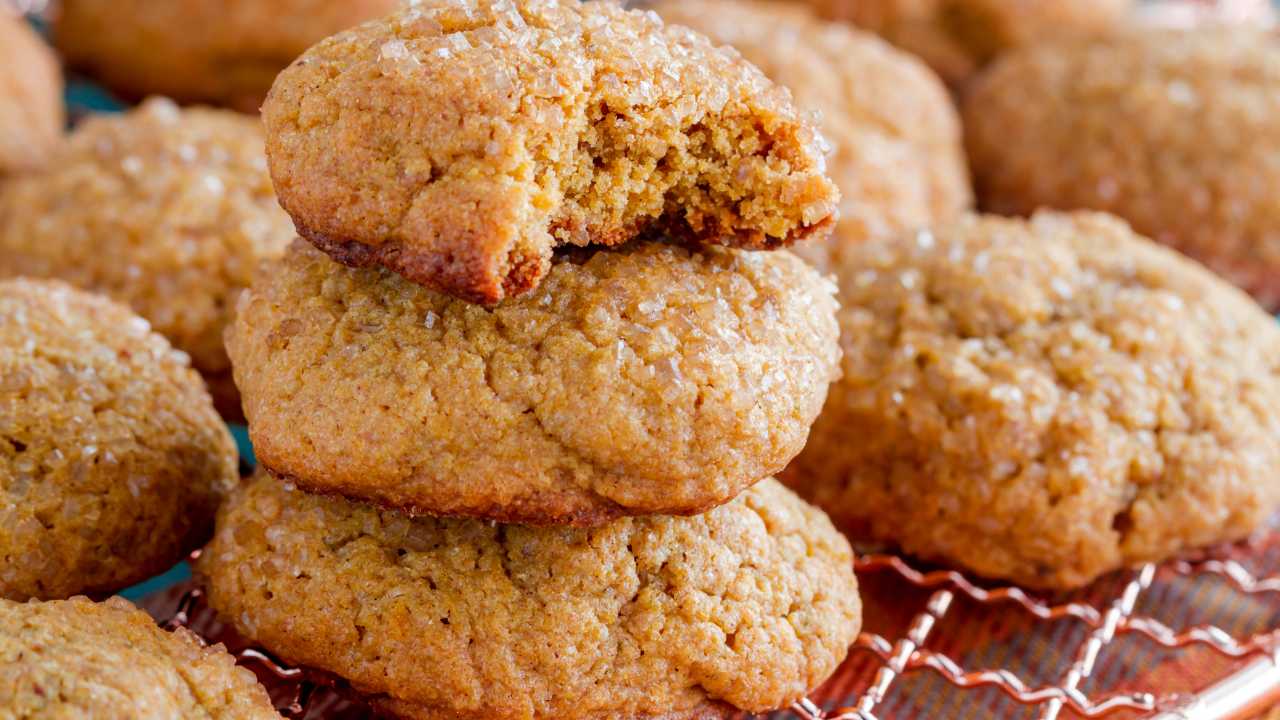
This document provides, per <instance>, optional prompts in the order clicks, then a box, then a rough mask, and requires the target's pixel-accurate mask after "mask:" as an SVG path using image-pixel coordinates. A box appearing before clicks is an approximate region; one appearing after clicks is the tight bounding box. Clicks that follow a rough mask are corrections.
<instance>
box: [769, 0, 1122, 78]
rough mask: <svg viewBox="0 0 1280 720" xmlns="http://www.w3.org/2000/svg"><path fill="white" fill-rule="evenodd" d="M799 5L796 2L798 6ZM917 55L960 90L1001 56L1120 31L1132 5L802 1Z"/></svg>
mask: <svg viewBox="0 0 1280 720" xmlns="http://www.w3.org/2000/svg"><path fill="white" fill-rule="evenodd" d="M793 1H795V0H793ZM798 1H799V2H802V3H804V4H807V5H810V6H812V7H814V8H815V9H817V10H818V12H819V13H821V14H823V15H825V16H826V17H829V18H833V19H838V20H849V21H852V22H853V23H856V24H857V25H860V26H862V27H864V28H866V29H868V30H870V31H872V32H875V33H877V34H879V35H881V36H883V37H885V38H886V39H888V40H889V41H890V42H892V43H893V44H895V45H897V46H898V47H901V48H903V49H904V50H907V51H908V52H911V53H914V54H916V55H919V56H920V57H921V58H923V59H924V61H925V62H927V63H929V66H930V67H932V68H933V69H934V70H935V71H937V73H938V74H939V75H941V76H942V78H943V79H944V80H946V81H947V83H948V84H949V85H951V86H953V87H960V86H961V85H963V84H964V83H965V82H966V81H967V80H969V79H970V78H971V77H972V76H973V75H974V73H976V72H977V71H978V70H981V69H982V67H983V66H985V65H986V64H987V63H988V62H990V61H991V60H992V59H993V58H995V57H996V56H998V55H999V54H1001V53H1003V52H1005V51H1008V50H1011V49H1014V48H1019V47H1024V46H1034V45H1039V44H1041V43H1044V42H1049V41H1057V40H1059V39H1061V38H1063V37H1064V36H1070V35H1086V36H1092V35H1099V34H1104V33H1107V32H1109V31H1111V30H1113V29H1115V28H1117V27H1121V26H1122V25H1123V24H1124V23H1125V22H1126V20H1127V19H1128V15H1129V13H1130V12H1131V10H1132V9H1133V6H1134V5H1135V4H1136V3H1135V2H1134V0H798Z"/></svg>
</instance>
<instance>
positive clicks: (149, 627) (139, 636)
mask: <svg viewBox="0 0 1280 720" xmlns="http://www.w3.org/2000/svg"><path fill="white" fill-rule="evenodd" d="M0 679H3V682H0V707H2V708H4V713H5V716H6V717H11V718H12V717H17V718H55V717H57V718H71V717H91V718H101V719H102V720H126V719H143V720H153V719H154V720H161V719H162V718H208V719H209V720H267V719H269V718H279V717H280V715H279V714H278V713H276V711H275V709H274V708H273V707H272V706H271V699H270V698H269V697H267V691H266V689H265V688H263V687H262V686H261V685H259V684H258V679H257V678H256V677H254V675H253V673H252V672H251V671H249V670H246V669H244V668H239V667H236V663H235V658H233V657H232V656H231V655H230V654H229V653H228V652H227V651H226V650H225V649H223V647H222V646H221V645H215V646H213V647H205V645H204V643H203V642H202V641H201V640H200V638H198V637H196V635H195V634H194V633H191V632H190V631H188V630H187V629H186V628H178V629H177V630H175V631H173V632H165V631H164V630H162V629H160V627H158V626H157V625H156V622H155V620H152V619H151V616H150V615H147V614H146V613H145V612H143V611H141V610H139V609H138V608H136V607H134V606H133V605H132V604H131V603H129V601H127V600H124V599H122V598H118V597H113V598H111V599H109V600H106V601H105V602H101V603H95V602H92V601H90V600H89V599H87V598H83V597H76V598H72V599H70V600H54V601H50V602H35V601H33V602H29V603H16V602H11V601H9V600H3V599H0Z"/></svg>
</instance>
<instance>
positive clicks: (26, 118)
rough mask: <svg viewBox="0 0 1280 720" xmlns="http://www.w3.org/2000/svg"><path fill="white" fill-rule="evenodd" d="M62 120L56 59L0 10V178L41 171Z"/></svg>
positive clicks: (25, 28) (20, 22) (58, 135)
mask: <svg viewBox="0 0 1280 720" xmlns="http://www.w3.org/2000/svg"><path fill="white" fill-rule="evenodd" d="M64 115H65V111H64V110H63V107H62V68H61V67H59V66H58V59H57V58H56V57H55V56H54V54H53V51H52V50H50V49H49V47H48V46H46V45H45V44H44V41H43V40H41V39H40V37H39V36H38V35H36V33H35V32H34V31H33V30H32V29H31V28H30V27H28V26H27V24H26V22H24V21H23V20H22V19H21V18H16V17H13V16H12V15H11V14H9V13H8V12H6V11H5V10H4V9H3V8H0V178H3V177H4V176H5V175H11V174H15V173H21V172H29V171H31V170H35V169H37V168H39V167H41V166H43V165H44V164H45V163H46V162H47V161H48V158H49V155H50V154H51V153H52V152H53V148H54V147H55V146H57V144H58V140H59V139H60V138H61V137H62V125H63V122H64Z"/></svg>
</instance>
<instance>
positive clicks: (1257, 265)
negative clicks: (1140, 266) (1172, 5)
mask: <svg viewBox="0 0 1280 720" xmlns="http://www.w3.org/2000/svg"><path fill="white" fill-rule="evenodd" d="M964 113H965V121H966V127H967V144H968V148H969V153H970V158H971V160H972V163H973V170H974V177H975V181H976V183H977V189H978V196H979V201H980V202H981V204H982V205H983V206H984V207H985V208H986V209H988V210H991V211H993V212H999V213H1018V214H1025V213H1030V212H1032V211H1034V210H1035V209H1036V208H1038V207H1042V206H1043V207H1054V208H1060V209H1066V210H1071V209H1076V208H1085V209H1096V210H1106V211H1109V212H1112V213H1114V214H1116V215H1119V216H1121V217H1123V218H1125V219H1126V220H1128V221H1129V222H1130V223H1132V224H1133V226H1134V228H1135V229H1136V230H1138V231H1139V232H1141V233H1143V234H1145V235H1147V236H1149V237H1152V238H1154V239H1156V240H1158V241H1159V242H1162V243H1165V244H1168V245H1171V246H1173V247H1174V248H1177V249H1178V250H1180V251H1182V252H1184V253H1186V254H1188V255H1190V256H1191V257H1193V258H1196V259H1197V260H1199V261H1201V262H1203V263H1204V264H1206V265H1208V266H1209V267H1210V269H1212V270H1214V271H1216V272H1218V273H1219V274H1221V275H1223V276H1224V277H1226V278H1227V279H1229V280H1231V281H1232V282H1234V283H1236V284H1237V285H1239V286H1241V287H1243V288H1245V289H1246V290H1248V291H1249V292H1250V293H1252V294H1253V295H1254V297H1255V298H1257V299H1258V301H1259V302H1260V303H1261V304H1262V305H1264V306H1265V307H1267V308H1269V309H1272V310H1277V309H1280V195H1277V193H1276V192H1274V187H1275V185H1276V183H1277V182H1280V45H1277V44H1276V41H1275V38H1274V37H1272V36H1270V35H1268V34H1264V33H1261V32H1250V31H1249V30H1245V29H1243V28H1236V29H1234V30H1221V29H1219V30H1213V29H1203V30H1199V31H1194V32H1183V33H1179V32H1145V33H1144V32H1131V33H1126V34H1124V35H1120V36H1117V37H1115V38H1113V39H1111V40H1109V41H1107V42H1094V43H1062V44H1057V45H1052V46H1045V47H1039V48H1031V49H1028V50H1025V51H1023V52H1020V53H1017V54H1014V55H1010V56H1009V57H1008V58H1005V59H1004V60H1002V61H1001V62H999V63H997V64H996V65H995V66H994V67H993V68H992V69H991V71H990V72H988V73H986V74H985V75H984V76H983V77H982V78H981V79H980V80H979V81H978V82H977V83H976V84H975V86H974V88H973V92H972V93H971V94H970V95H969V97H968V99H967V100H966V102H965V108H964Z"/></svg>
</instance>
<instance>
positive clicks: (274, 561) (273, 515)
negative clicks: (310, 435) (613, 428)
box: [198, 475, 861, 720]
mask: <svg viewBox="0 0 1280 720" xmlns="http://www.w3.org/2000/svg"><path fill="white" fill-rule="evenodd" d="M852 563H853V557H852V554H851V552H850V549H849V545H848V543H847V542H846V541H845V539H844V538H843V537H841V535H840V534H839V533H838V532H836V531H835V529H834V528H833V527H832V525H831V523H830V521H829V520H828V519H827V518H826V517H825V516H824V515H823V514H822V513H821V512H820V511H818V510H817V509H816V508H813V507H811V506H809V505H807V504H806V503H804V502H803V501H801V500H800V499H799V498H797V497H796V496H795V495H794V494H792V493H791V492H789V491H788V490H786V489H785V488H783V487H782V486H781V485H780V484H778V483H777V482H776V481H774V480H765V481H763V482H761V483H759V484H758V485H756V486H754V487H752V488H751V489H748V490H746V491H745V492H743V493H742V495H740V496H739V497H738V498H737V499H735V500H734V501H732V502H731V503H728V504H726V505H723V506H721V507H719V508H716V509H715V510H712V511H710V512H708V513H705V514H702V515H698V516H696V517H688V518H680V517H669V516H668V517H664V516H650V517H643V518H627V519H621V520H616V521H614V522H611V523H608V524H606V525H603V526H600V527H597V528H592V529H582V528H566V527H548V528H534V527H528V526H520V525H501V524H493V523H486V522H479V521H475V520H440V519H433V518H418V519H411V518H409V517H407V516H406V515H404V514H401V513H398V512H393V511H380V510H377V509H375V508H373V507H371V506H367V505H362V504H358V503H353V502H350V501H347V500H344V499H338V498H325V497H319V496H314V495H309V494H307V493H304V492H302V491H300V490H297V489H294V488H292V487H291V486H286V485H284V484H282V483H280V482H278V481H276V480H274V479H272V478H270V477H267V476H265V475H263V476H259V477H258V478H257V479H255V480H252V481H250V482H249V484H248V485H247V486H246V487H244V488H243V489H242V490H241V491H239V492H238V493H236V494H235V495H234V496H233V498H232V499H231V500H229V502H228V504H227V505H226V506H224V509H223V510H222V511H221V514H220V516H219V520H218V533H217V535H216V537H215V539H214V541H213V542H212V543H211V544H210V546H209V547H208V548H207V550H206V552H205V554H204V555H203V557H202V558H201V560H200V563H199V567H198V572H199V574H201V575H202V576H203V577H204V578H205V579H206V580H207V584H208V587H209V602H210V604H211V605H212V606H213V607H214V608H215V609H217V610H218V612H219V615H220V616H221V617H224V618H226V619H227V620H229V621H230V622H232V623H234V624H235V626H236V628H237V629H238V630H239V631H240V632H241V633H243V634H245V635H246V636H248V637H250V638H254V639H255V640H257V641H258V642H260V643H262V645H263V646H264V647H266V648H268V649H269V650H270V651H272V652H273V653H276V654H278V655H279V656H281V657H283V658H286V659H288V660H291V661H294V662H300V663H304V664H307V665H311V666H314V667H320V668H324V669H327V670H330V671H332V672H335V673H337V674H339V675H342V676H344V677H346V678H348V679H349V680H350V681H351V683H352V684H353V685H354V686H355V687H356V688H357V689H358V690H360V691H362V692H364V693H366V694H368V695H370V696H371V698H372V699H373V700H374V702H375V703H376V704H378V705H380V706H381V707H382V708H384V709H386V710H390V711H391V712H392V713H393V714H395V715H398V716H401V717H407V718H476V719H478V718H499V719H504V718H565V719H568V720H572V719H574V718H604V717H609V718H616V717H626V718H641V717H664V718H666V717H675V718H683V717H707V716H717V715H720V714H721V713H719V712H713V711H712V709H711V708H708V707H707V705H708V703H726V704H729V705H732V706H735V707H737V708H742V709H745V710H750V711H755V712H760V711H765V710H769V709H774V708H780V707H786V706H787V705H788V704H789V703H791V702H793V701H795V700H797V699H799V698H800V697H802V696H803V695H804V693H806V692H808V691H809V690H811V689H812V688H814V687H816V686H817V685H818V684H820V683H821V682H822V681H824V680H825V679H826V678H827V677H828V676H829V675H830V674H831V673H832V672H833V671H834V670H835V668H836V667H837V666H838V665H839V663H840V662H841V660H843V658H844V656H845V653H846V651H847V648H848V646H849V645H850V643H852V642H853V640H854V638H855V637H856V635H857V632H858V628H859V625H860V617H861V608H860V605H859V601H858V593H857V582H856V580H855V578H854V574H853V567H852Z"/></svg>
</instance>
